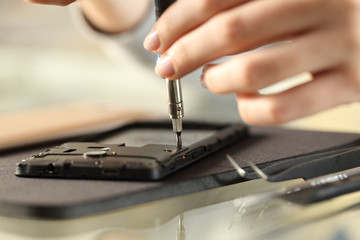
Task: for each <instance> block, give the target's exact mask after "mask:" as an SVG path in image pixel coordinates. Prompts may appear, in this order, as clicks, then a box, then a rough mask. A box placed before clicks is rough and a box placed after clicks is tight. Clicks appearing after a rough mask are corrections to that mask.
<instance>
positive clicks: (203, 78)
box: [200, 73, 207, 88]
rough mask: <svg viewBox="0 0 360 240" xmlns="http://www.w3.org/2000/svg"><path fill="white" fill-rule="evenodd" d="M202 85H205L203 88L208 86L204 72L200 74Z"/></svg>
mask: <svg viewBox="0 0 360 240" xmlns="http://www.w3.org/2000/svg"><path fill="white" fill-rule="evenodd" d="M200 85H201V86H202V87H203V88H207V86H206V82H205V76H204V73H203V74H201V76H200Z"/></svg>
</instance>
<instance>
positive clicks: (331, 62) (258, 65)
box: [201, 28, 349, 94]
mask: <svg viewBox="0 0 360 240" xmlns="http://www.w3.org/2000/svg"><path fill="white" fill-rule="evenodd" d="M339 34H341V31H337V30H334V29H332V28H331V29H323V30H319V31H314V32H311V33H309V34H306V35H303V36H300V37H299V38H297V39H295V40H294V41H292V42H289V43H284V44H280V45H276V46H272V47H269V48H265V49H262V50H259V51H255V52H252V53H248V54H245V55H240V56H237V57H235V58H233V59H231V60H228V61H227V62H224V63H222V64H219V65H217V66H213V67H211V68H206V69H204V71H203V74H202V77H201V78H202V81H204V82H205V85H206V86H207V88H208V89H209V90H211V91H212V92H214V93H218V94H224V93H231V92H237V93H255V92H257V91H258V90H259V89H262V88H264V87H267V86H270V85H272V84H274V83H276V82H278V81H281V80H283V79H286V78H290V77H293V76H295V75H298V74H300V73H303V72H311V73H317V72H320V71H321V72H323V71H324V70H327V69H332V68H334V67H335V66H338V65H340V64H341V63H342V62H343V61H344V60H345V59H346V58H347V57H348V56H349V51H348V44H347V43H346V41H342V40H341V39H340V38H339Z"/></svg>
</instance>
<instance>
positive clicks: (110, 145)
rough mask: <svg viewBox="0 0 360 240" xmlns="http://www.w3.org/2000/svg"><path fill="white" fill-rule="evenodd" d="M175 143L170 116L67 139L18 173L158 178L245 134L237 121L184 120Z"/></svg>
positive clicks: (23, 164)
mask: <svg viewBox="0 0 360 240" xmlns="http://www.w3.org/2000/svg"><path fill="white" fill-rule="evenodd" d="M183 129H184V131H183V133H182V139H183V147H182V148H177V146H176V144H175V142H176V141H175V134H174V133H173V132H172V127H171V124H170V123H169V121H166V122H165V121H164V122H136V123H132V124H129V125H126V126H122V127H120V128H118V129H114V130H112V131H109V132H106V133H102V134H98V135H95V136H88V137H86V138H85V139H82V141H81V142H68V143H64V144H62V145H60V146H55V147H53V148H50V149H47V150H45V151H43V152H41V153H39V154H37V155H33V156H31V157H29V158H27V159H24V160H22V161H21V162H19V163H18V164H17V167H16V172H15V174H16V175H17V176H21V177H45V178H81V179H123V180H146V181H148V180H159V179H162V178H164V177H166V176H168V175H170V174H172V173H174V172H176V171H179V170H180V169H182V168H184V167H186V166H188V165H189V164H191V163H194V162H196V161H199V160H200V159H202V158H204V157H205V156H208V155H210V154H212V153H214V152H216V151H218V150H220V149H222V148H224V147H226V146H228V145H230V144H232V143H235V142H237V141H241V140H242V139H244V138H245V137H246V136H247V135H248V133H247V128H246V127H245V125H243V124H241V123H229V124H220V123H199V122H184V124H183Z"/></svg>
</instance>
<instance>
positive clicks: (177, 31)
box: [144, 0, 249, 53]
mask: <svg viewBox="0 0 360 240" xmlns="http://www.w3.org/2000/svg"><path fill="white" fill-rule="evenodd" d="M247 1H249V0H221V1H218V0H196V1H193V0H182V1H177V2H175V3H174V4H173V5H172V6H170V7H169V8H168V9H167V10H166V11H165V12H164V13H163V14H162V16H161V18H159V20H158V21H157V22H156V23H155V25H154V27H153V29H152V31H151V32H150V33H149V35H148V36H147V37H146V38H145V41H144V47H145V49H147V50H149V51H157V52H159V53H162V52H163V51H164V50H165V49H167V48H168V47H169V46H170V45H171V44H172V43H173V42H174V41H175V40H176V39H178V38H179V37H181V36H182V35H184V34H185V33H187V32H189V31H190V30H191V29H193V28H195V27H197V26H199V25H201V24H202V23H203V22H205V21H206V20H208V19H209V18H211V17H212V16H213V15H215V14H216V13H218V12H221V11H224V10H225V9H228V8H231V7H234V6H236V5H238V4H241V3H244V2H247ZM154 41H155V42H154Z"/></svg>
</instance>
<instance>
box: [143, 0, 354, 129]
mask: <svg viewBox="0 0 360 240" xmlns="http://www.w3.org/2000/svg"><path fill="white" fill-rule="evenodd" d="M359 14H360V3H359V1H357V0H266V1H264V0H263V1H261V0H257V1H255V0H252V1H251V0H221V1H218V0H197V1H193V0H181V1H177V2H176V3H174V4H173V5H172V6H171V7H170V8H169V9H168V10H167V11H166V12H165V13H164V14H163V15H162V16H161V18H160V19H159V20H158V21H157V23H156V24H155V25H154V27H153V29H152V31H151V32H150V34H149V35H148V37H147V38H146V39H145V41H144V47H145V48H146V49H148V50H151V51H155V52H158V53H161V54H162V58H161V59H160V61H159V63H158V64H157V66H156V72H157V74H159V75H160V76H163V77H168V78H170V79H176V78H179V77H182V76H184V75H185V74H187V73H189V72H191V71H193V70H195V69H196V68H198V67H200V66H202V65H204V64H206V63H208V62H210V61H212V60H214V59H217V58H219V57H222V56H226V55H233V54H238V53H242V52H244V51H248V50H251V49H255V48H258V47H260V46H264V45H267V44H270V43H274V42H279V41H284V42H283V43H279V44H274V45H271V46H269V47H265V48H261V49H258V50H257V51H253V52H249V53H247V54H242V55H237V56H234V57H233V58H231V59H230V60H227V61H225V62H224V63H221V64H217V65H208V66H206V67H205V68H204V70H203V74H202V77H201V81H202V83H203V85H206V87H207V88H208V89H209V90H210V91H212V92H214V93H216V94H228V93H235V94H236V101H237V103H238V110H239V113H240V115H241V116H242V118H243V119H244V121H245V122H247V123H249V124H257V125H274V124H280V123H283V122H286V121H290V120H293V119H296V118H300V117H304V116H307V115H310V114H313V113H316V112H319V111H322V110H325V109H328V108H330V107H334V106H337V105H340V104H345V103H351V102H355V101H360V67H359V63H360V62H359V60H360V59H359V58H360V27H359V23H360V15H359ZM303 72H310V73H311V74H312V75H313V80H312V81H310V82H308V83H305V84H303V85H300V86H297V87H295V88H292V89H290V90H287V91H284V92H282V93H278V94H274V95H266V96H265V95H260V94H258V90H259V89H262V88H264V87H267V86H269V85H272V84H274V83H276V82H278V81H281V80H283V79H285V78H288V77H292V76H295V75H297V74H300V73H303Z"/></svg>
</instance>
